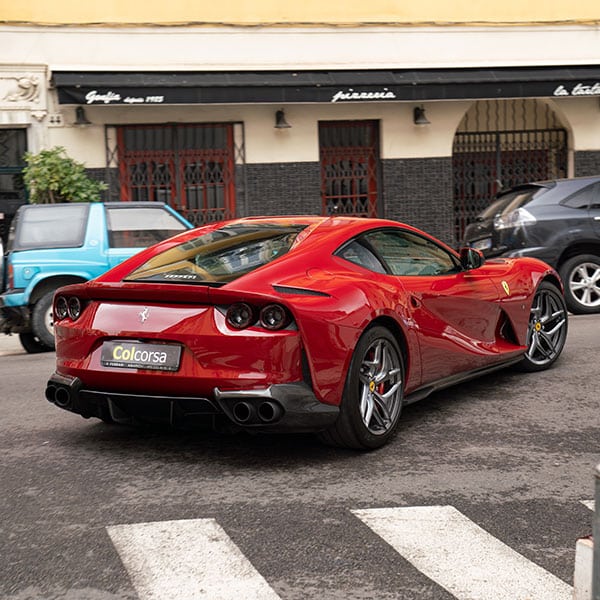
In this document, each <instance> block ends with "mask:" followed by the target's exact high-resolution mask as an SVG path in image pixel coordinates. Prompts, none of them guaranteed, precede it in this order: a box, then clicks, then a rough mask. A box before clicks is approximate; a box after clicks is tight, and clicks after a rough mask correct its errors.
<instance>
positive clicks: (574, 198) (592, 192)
mask: <svg viewBox="0 0 600 600" xmlns="http://www.w3.org/2000/svg"><path fill="white" fill-rule="evenodd" d="M594 202H596V204H598V184H593V185H588V186H586V187H584V188H583V189H582V190H579V191H578V192H575V193H574V194H572V195H571V196H569V197H568V198H566V199H565V200H563V201H562V202H561V204H563V205H564V206H569V207H570V208H579V209H582V210H587V209H588V208H589V207H590V205H593V204H594Z"/></svg>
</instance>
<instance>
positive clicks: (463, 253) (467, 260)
mask: <svg viewBox="0 0 600 600" xmlns="http://www.w3.org/2000/svg"><path fill="white" fill-rule="evenodd" d="M484 262H485V258H484V257H483V254H482V253H481V252H480V251H479V250H476V249H475V248H468V247H465V248H461V249H460V264H461V265H462V268H463V269H465V270H466V271H470V270H471V269H478V268H479V267H481V266H482V265H483V263H484Z"/></svg>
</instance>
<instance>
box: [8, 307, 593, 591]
mask: <svg viewBox="0 0 600 600" xmlns="http://www.w3.org/2000/svg"><path fill="white" fill-rule="evenodd" d="M599 351H600V316H579V317H574V318H572V319H571V322H570V331H569V336H568V340H567V346H566V348H565V351H564V353H563V356H562V357H561V360H560V361H559V363H558V364H557V365H556V366H555V367H554V368H553V369H551V370H550V371H547V372H544V373H541V374H521V373H515V372H512V371H504V372H501V373H497V374H494V375H492V376H488V377H486V378H484V379H479V380H477V381H473V382H470V383H467V384H463V385H461V386H459V387H455V388H452V389H449V390H446V391H444V392H441V393H438V394H436V395H434V396H431V397H430V398H428V399H426V400H424V401H422V402H420V403H418V404H415V405H412V406H410V407H407V408H406V409H405V410H404V412H403V415H402V423H401V428H400V431H399V434H398V435H397V437H396V438H395V439H394V440H393V442H392V443H391V444H389V445H388V446H386V447H385V448H383V449H381V450H379V451H376V452H371V453H357V452H353V451H345V450H339V449H332V448H328V447H324V446H322V445H320V444H319V443H318V442H317V441H316V440H314V439H313V438H312V437H311V436H308V435H301V436H295V437H280V436H248V435H236V436H228V435H218V434H215V433H211V432H176V431H168V430H136V429H131V428H126V427H119V426H108V425H105V424H103V423H101V422H99V421H92V420H89V421H86V420H84V419H82V418H81V417H78V416H77V415H73V414H70V413H67V412H64V411H62V410H59V409H57V408H55V407H54V406H52V405H50V404H49V403H48V402H47V401H46V400H45V399H44V397H43V390H44V387H45V382H46V379H47V377H48V375H49V374H50V373H51V372H52V370H53V362H54V354H53V353H48V354H38V355H27V354H25V353H24V352H23V351H22V350H21V349H20V347H19V345H18V341H17V340H16V338H9V337H5V336H3V337H2V338H0V386H1V390H2V392H1V397H0V415H1V416H0V455H1V456H2V459H1V462H0V598H2V599H6V600H37V599H44V600H79V599H83V600H87V599H89V600H109V599H110V600H116V599H122V598H140V600H146V598H152V597H154V598H158V597H160V596H158V595H155V596H152V595H151V592H150V591H148V589H149V588H148V586H146V587H144V581H146V583H147V584H148V585H150V584H149V583H148V582H149V581H150V580H151V579H152V577H150V576H149V575H147V574H146V576H144V574H143V573H142V571H144V569H147V568H150V567H149V566H148V565H150V563H151V560H150V558H148V560H146V558H144V560H143V561H142V562H143V564H141V565H140V564H138V565H137V566H136V565H135V564H132V563H131V562H128V556H129V559H131V560H135V558H136V557H138V558H139V557H140V556H143V557H145V556H146V555H145V554H144V552H148V550H147V548H146V549H143V548H142V546H136V545H135V544H136V543H141V542H135V543H134V542H132V541H131V539H130V537H127V534H128V532H130V531H133V530H132V529H131V528H130V529H127V528H125V529H119V527H117V526H121V525H134V524H139V523H162V522H169V526H168V527H170V526H171V525H172V524H173V523H178V524H181V522H182V520H190V521H189V526H190V527H192V525H193V524H198V523H200V521H197V520H200V519H202V520H204V519H214V521H215V522H216V523H218V525H219V526H220V528H222V531H224V532H226V536H227V539H228V540H229V542H231V544H230V545H231V546H233V545H234V544H235V547H237V549H239V552H240V555H241V556H243V557H245V559H246V560H247V561H248V563H249V564H250V565H251V566H252V567H253V569H254V570H256V572H257V573H259V574H260V576H262V578H264V580H265V581H266V583H267V584H268V585H267V587H268V589H269V594H270V593H271V592H272V593H273V596H270V595H268V594H265V595H261V593H257V594H256V595H254V596H252V597H256V598H262V597H264V598H266V597H280V598H282V599H284V600H292V599H298V600H300V599H313V598H314V599H317V598H318V599H322V598H331V599H363V598H368V599H371V598H372V599H374V600H387V599H391V598H400V599H407V600H413V599H415V600H447V599H452V598H467V597H472V598H474V597H476V596H475V595H474V594H471V596H469V595H468V592H465V594H466V595H465V594H463V595H461V594H459V593H458V592H456V591H452V593H451V592H450V591H448V590H452V588H451V587H448V586H446V585H444V583H443V581H444V580H443V577H442V578H441V579H438V578H437V576H433V575H432V574H431V573H428V572H427V570H426V569H424V568H423V567H422V566H419V565H417V563H416V562H415V560H413V559H412V558H410V557H409V556H408V555H407V554H402V553H400V552H399V551H396V550H394V549H393V548H392V546H391V545H390V543H391V542H389V540H388V541H386V539H384V538H385V536H384V535H382V534H377V533H376V532H375V531H374V530H373V529H372V528H370V527H369V526H367V524H366V522H365V520H364V519H363V520H361V518H359V516H360V515H361V514H362V513H354V512H352V511H357V510H358V511H360V510H361V509H363V510H365V511H367V512H368V511H370V510H371V509H376V508H385V507H399V508H406V507H436V506H451V507H454V509H455V510H456V511H460V513H462V515H464V517H465V518H466V519H465V521H468V522H469V523H473V524H475V525H476V526H478V528H482V529H483V530H484V531H485V532H487V533H488V534H490V537H491V538H493V539H494V540H499V541H500V542H502V543H503V544H504V545H506V546H508V547H509V548H510V549H512V550H513V551H514V553H515V554H518V555H520V556H521V557H523V559H524V560H525V561H526V562H527V563H528V564H529V563H531V564H534V565H538V566H539V567H541V569H543V571H544V572H545V573H546V572H547V573H548V574H549V576H550V577H554V579H556V581H557V582H558V584H559V585H563V582H564V584H568V585H572V583H573V565H574V556H575V543H576V540H577V538H579V537H581V536H584V535H587V534H589V533H590V532H591V524H592V514H593V513H592V512H591V511H590V509H589V508H588V507H586V506H585V505H584V504H583V503H582V501H585V500H591V499H593V494H594V477H593V474H594V467H595V465H596V463H597V462H599V461H600V451H599V450H600V443H599V441H600V440H599V431H600V423H599V418H598V416H599V406H600V399H599V397H598V391H597V390H598V378H599V374H598V355H599ZM454 509H453V510H454ZM436 514H437V513H436ZM435 518H436V519H437V518H438V517H437V516H436V517H435ZM192 520H193V521H192ZM408 521H409V524H410V521H411V519H408ZM201 523H204V521H202V522H201ZM184 526H187V525H186V524H185V523H184ZM438 529H440V528H439V527H437V526H436V527H435V528H434V533H435V531H437V530H438ZM163 530H165V531H166V530H167V525H165V526H164V527H163ZM136 531H137V530H136ZM169 531H170V530H169ZM178 531H180V530H178ZM190 531H191V529H190ZM194 531H195V530H194ZM118 535H123V536H124V537H123V538H121V542H122V543H121V546H119V539H117V537H118ZM152 535H154V534H152ZM152 535H151V536H150V537H152ZM186 535H187V534H185V533H181V531H180V533H178V534H177V536H175V537H176V538H177V539H179V540H180V543H179V546H184V547H179V548H170V547H167V546H165V545H164V544H166V543H167V542H161V544H163V546H161V550H160V551H156V550H155V551H154V552H155V554H159V555H160V557H159V558H160V560H163V563H161V564H162V569H163V570H162V571H160V568H161V567H160V566H159V567H156V568H158V569H159V571H158V573H162V575H160V576H159V577H155V579H167V578H168V576H169V570H170V571H171V572H172V571H173V570H174V569H175V570H176V567H177V566H178V565H183V566H185V567H186V568H190V569H191V568H196V567H197V566H198V563H202V562H207V563H213V562H214V561H216V559H215V558H214V555H211V554H209V555H202V554H200V553H199V552H200V551H199V550H197V551H196V554H190V552H191V551H192V549H191V548H189V547H188V543H187V542H186V543H183V540H187V539H188V537H186ZM211 535H213V534H211ZM211 535H209V536H208V539H210V540H213V541H214V540H215V539H216V538H215V536H217V534H216V533H215V534H214V535H213V537H211ZM453 535H455V536H456V537H457V538H463V537H464V540H467V539H469V538H468V537H467V535H466V534H465V535H464V536H463V534H462V533H460V534H453ZM422 537H423V540H424V542H425V541H431V540H430V539H429V536H427V535H423V536H422ZM425 538H427V540H425ZM123 539H127V540H129V541H128V542H127V543H126V542H123V541H122V540H123ZM161 539H162V538H161ZM165 539H166V538H165ZM190 539H193V537H192V538H190ZM464 540H463V541H464ZM434 542H435V543H434V546H435V545H436V544H439V542H438V541H435V540H434ZM460 542H461V539H457V540H456V544H457V547H459V544H460ZM127 544H129V546H128V545H127ZM132 544H133V546H132ZM191 545H193V543H191ZM119 548H120V549H119ZM127 548H129V554H128V553H127V552H128V551H127ZM433 551H435V548H434V549H433ZM467 551H470V552H474V556H475V558H471V559H470V560H471V561H476V557H477V555H478V554H481V555H482V556H483V557H484V558H485V560H484V565H483V567H482V568H483V569H484V570H485V569H487V568H488V567H489V565H490V564H491V562H492V557H490V556H489V554H490V552H492V550H489V549H485V548H484V547H483V546H481V549H480V545H479V543H478V542H473V543H470V544H469V548H466V547H465V548H464V549H461V550H460V553H461V554H464V553H466V552H467ZM186 552H187V553H188V554H186ZM427 552H430V550H427V551H426V550H422V551H419V552H417V554H424V553H427ZM169 554H173V557H174V558H173V563H172V564H174V565H175V567H173V566H171V567H168V563H167V562H165V561H167V558H168V555H169ZM131 557H133V558H131ZM433 562H434V564H436V565H442V566H443V565H444V559H443V557H439V558H435V560H434V561H433ZM214 564H215V565H216V564H217V563H216V562H214ZM225 564H227V563H225ZM501 564H506V570H509V569H510V568H511V567H509V566H508V563H502V562H501ZM228 568H229V567H227V569H228ZM227 569H226V568H225V567H223V568H222V573H223V578H224V579H226V573H225V571H226V570H227ZM484 575H485V574H484ZM144 577H145V579H144ZM494 577H497V575H496V576H494ZM515 577H516V576H515ZM484 578H485V577H484ZM175 581H177V579H176V578H175ZM150 583H151V582H150ZM170 585H171V593H169V592H167V593H166V594H165V595H164V596H163V597H165V598H175V597H182V598H183V597H185V596H184V595H183V594H181V595H179V596H178V595H177V593H178V592H177V587H178V585H179V584H177V583H170ZM181 585H182V586H183V582H182V584H181ZM182 589H183V588H182ZM211 594H212V595H211ZM217 596H218V595H217V594H216V592H215V593H212V592H210V591H208V592H206V595H205V596H203V597H206V598H213V597H215V598H216V597H217ZM218 597H221V596H218ZM222 597H233V596H231V595H230V596H227V595H226V594H225V595H223V596H222ZM239 597H240V598H242V597H244V596H243V595H242V596H239ZM247 597H250V595H248V596H247ZM505 597H506V598H509V597H510V595H509V596H502V595H501V592H500V591H498V594H497V595H495V596H494V597H489V596H487V600H495V598H498V599H500V598H505ZM536 597H538V596H536V594H533V595H532V596H531V598H532V599H533V598H536ZM539 597H540V598H542V597H547V596H542V595H541V592H540V596H539ZM552 600H553V599H552Z"/></svg>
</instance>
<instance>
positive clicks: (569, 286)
mask: <svg viewBox="0 0 600 600" xmlns="http://www.w3.org/2000/svg"><path fill="white" fill-rule="evenodd" d="M560 276H561V278H562V280H563V284H564V286H565V301H566V302H567V306H568V307H569V310H570V311H571V312H572V313H575V314H590V313H597V312H600V256H596V255H595V254H580V255H579V256H574V257H573V258H570V259H569V260H567V261H566V262H565V263H564V264H563V265H562V266H561V267H560Z"/></svg>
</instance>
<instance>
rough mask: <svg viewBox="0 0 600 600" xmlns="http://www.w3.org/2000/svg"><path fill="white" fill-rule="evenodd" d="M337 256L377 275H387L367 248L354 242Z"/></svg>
mask: <svg viewBox="0 0 600 600" xmlns="http://www.w3.org/2000/svg"><path fill="white" fill-rule="evenodd" d="M337 256H340V257H341V258H343V259H345V260H347V261H349V262H351V263H354V264H356V265H360V266H361V267H364V268H365V269H369V271H375V273H385V267H384V266H383V265H382V264H381V262H380V261H379V259H378V258H377V257H376V256H375V255H374V254H373V252H371V250H369V249H368V248H367V247H366V246H364V245H363V244H361V243H359V242H358V241H356V240H354V241H352V242H350V243H349V244H347V245H346V246H344V247H343V248H342V249H341V250H339V251H338V252H337Z"/></svg>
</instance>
